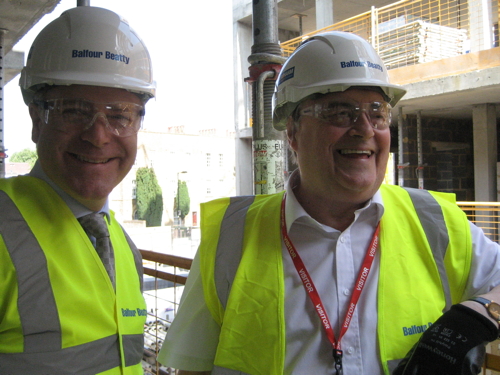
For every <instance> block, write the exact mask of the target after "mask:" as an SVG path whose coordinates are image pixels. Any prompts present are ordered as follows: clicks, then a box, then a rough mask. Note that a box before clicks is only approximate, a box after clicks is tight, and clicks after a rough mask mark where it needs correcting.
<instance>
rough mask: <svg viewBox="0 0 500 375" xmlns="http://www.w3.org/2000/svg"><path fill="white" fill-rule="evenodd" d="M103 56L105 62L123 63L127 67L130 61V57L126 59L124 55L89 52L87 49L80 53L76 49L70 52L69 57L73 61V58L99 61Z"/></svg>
mask: <svg viewBox="0 0 500 375" xmlns="http://www.w3.org/2000/svg"><path fill="white" fill-rule="evenodd" d="M103 56H104V58H105V59H106V60H114V61H120V62H123V63H125V64H126V65H128V63H129V61H130V57H127V56H125V55H120V54H117V53H113V52H109V51H105V52H102V51H89V50H88V49H84V50H82V51H79V50H77V49H74V50H73V51H72V52H71V57H72V58H74V59H75V58H76V59H79V58H89V59H100V58H101V57H103Z"/></svg>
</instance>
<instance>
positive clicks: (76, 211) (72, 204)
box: [29, 161, 110, 221]
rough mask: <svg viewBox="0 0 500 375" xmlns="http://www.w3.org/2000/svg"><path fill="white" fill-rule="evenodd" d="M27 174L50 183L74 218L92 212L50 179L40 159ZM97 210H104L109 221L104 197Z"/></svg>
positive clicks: (107, 205)
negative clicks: (100, 206)
mask: <svg viewBox="0 0 500 375" xmlns="http://www.w3.org/2000/svg"><path fill="white" fill-rule="evenodd" d="M29 175H30V176H31V177H36V178H39V179H40V180H43V181H45V182H46V183H47V184H49V185H50V187H51V188H52V189H54V191H55V192H56V193H57V194H58V195H59V196H60V197H61V199H62V200H63V201H64V203H66V204H67V205H68V207H69V209H70V210H71V212H73V215H75V217H76V218H79V217H82V216H85V215H87V214H90V213H92V212H93V211H91V210H89V209H88V208H87V207H85V206H84V205H83V204H81V203H80V202H78V201H77V200H76V199H75V198H73V197H72V196H70V195H69V194H68V193H66V192H65V191H64V190H63V189H61V188H60V187H59V186H58V185H57V184H56V183H55V182H54V181H52V180H51V179H50V178H49V176H47V174H46V173H45V172H44V170H43V169H42V166H41V164H40V161H37V162H36V163H35V166H34V167H33V169H32V170H31V171H30V173H29ZM99 212H104V214H105V215H106V216H107V218H108V221H109V219H110V218H109V202H108V200H107V199H106V203H105V204H104V206H103V207H102V208H101V209H100V210H99Z"/></svg>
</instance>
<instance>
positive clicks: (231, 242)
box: [215, 196, 255, 309]
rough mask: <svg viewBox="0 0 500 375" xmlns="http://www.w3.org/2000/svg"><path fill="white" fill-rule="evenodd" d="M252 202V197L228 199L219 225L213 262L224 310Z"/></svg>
mask: <svg viewBox="0 0 500 375" xmlns="http://www.w3.org/2000/svg"><path fill="white" fill-rule="evenodd" d="M254 200H255V197H254V196H242V197H232V198H230V203H229V206H228V207H227V210H226V212H225V213H224V219H223V220H222V223H221V228H220V237H219V242H218V244H217V258H216V261H215V286H216V288H217V295H218V296H219V300H220V302H221V304H222V306H223V307H224V309H225V308H226V304H227V299H228V298H229V291H230V290H231V286H232V285H233V281H234V276H235V275H236V270H237V269H238V266H239V264H240V261H241V254H242V251H243V235H244V232H245V220H246V215H247V212H248V208H249V207H250V206H251V204H252V203H253V202H254Z"/></svg>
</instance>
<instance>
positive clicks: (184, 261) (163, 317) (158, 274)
mask: <svg viewBox="0 0 500 375" xmlns="http://www.w3.org/2000/svg"><path fill="white" fill-rule="evenodd" d="M457 204H458V206H459V207H460V208H462V210H463V211H464V212H465V213H466V215H467V217H468V219H469V220H470V221H472V222H473V223H475V224H476V225H477V226H478V227H480V228H482V229H483V231H484V232H485V234H486V235H487V236H488V237H489V238H490V239H491V240H493V241H497V242H499V240H500V237H499V233H498V232H499V230H498V228H499V223H500V222H499V217H500V216H499V215H500V203H497V202H457ZM141 254H142V256H143V260H144V274H145V283H144V289H145V292H144V296H145V298H146V301H147V302H148V321H147V324H146V327H145V333H144V339H145V351H144V357H143V368H144V370H145V372H144V373H145V375H168V374H174V373H175V370H173V369H170V368H165V367H162V366H161V365H160V364H159V363H158V362H157V361H156V358H157V355H158V352H159V350H160V348H161V344H162V343H163V341H164V338H165V334H166V331H167V329H168V327H169V326H170V323H171V322H172V320H173V318H174V317H175V314H176V312H177V308H178V305H179V300H180V297H181V294H182V290H183V286H184V284H185V283H186V275H187V272H188V271H189V269H190V268H191V263H192V259H189V258H183V257H179V256H174V255H168V254H161V253H157V252H153V251H147V250H141ZM165 306H168V312H167V311H165ZM170 306H171V307H170ZM499 344H500V341H495V342H494V343H492V346H495V345H496V346H497V347H498V346H499ZM498 354H499V353H495V351H494V354H492V353H487V355H486V359H485V362H484V366H483V374H484V373H485V371H486V370H488V372H487V374H491V375H493V374H498V373H497V372H496V371H500V355H498ZM491 370H493V371H494V372H491Z"/></svg>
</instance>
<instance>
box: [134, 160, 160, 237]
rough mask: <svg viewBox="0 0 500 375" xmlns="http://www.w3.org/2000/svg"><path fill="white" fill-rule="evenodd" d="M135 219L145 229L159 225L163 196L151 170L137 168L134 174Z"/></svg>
mask: <svg viewBox="0 0 500 375" xmlns="http://www.w3.org/2000/svg"><path fill="white" fill-rule="evenodd" d="M136 184H137V185H136V186H137V193H136V197H137V198H136V199H137V218H138V219H139V220H146V226H147V227H156V226H160V225H161V218H162V213H163V194H162V191H161V187H160V185H159V184H158V180H157V179H156V174H155V172H154V170H153V169H152V168H139V169H138V170H137V174H136Z"/></svg>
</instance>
